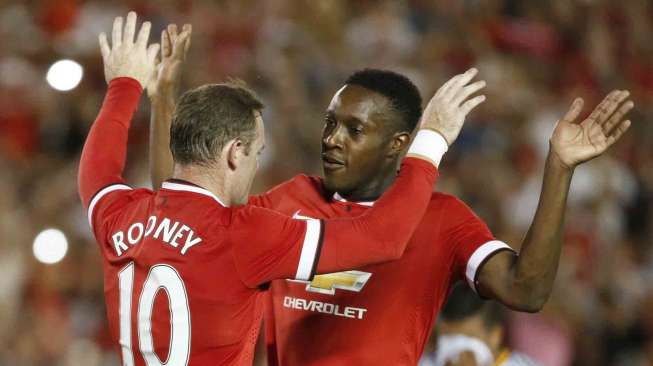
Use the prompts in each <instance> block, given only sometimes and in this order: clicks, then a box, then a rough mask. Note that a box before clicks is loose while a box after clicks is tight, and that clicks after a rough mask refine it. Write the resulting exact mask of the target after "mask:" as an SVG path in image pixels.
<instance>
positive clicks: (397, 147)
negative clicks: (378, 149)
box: [388, 132, 411, 158]
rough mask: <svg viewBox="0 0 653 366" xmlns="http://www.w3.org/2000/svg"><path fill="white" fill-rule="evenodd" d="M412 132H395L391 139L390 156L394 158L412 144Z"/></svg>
mask: <svg viewBox="0 0 653 366" xmlns="http://www.w3.org/2000/svg"><path fill="white" fill-rule="evenodd" d="M410 140H411V138H410V134H409V133H408V132H395V133H394V135H393V136H392V139H391V140H390V149H389V150H388V157H392V158H394V157H395V156H397V155H400V154H401V153H403V152H404V151H405V150H406V149H407V148H408V145H410Z"/></svg>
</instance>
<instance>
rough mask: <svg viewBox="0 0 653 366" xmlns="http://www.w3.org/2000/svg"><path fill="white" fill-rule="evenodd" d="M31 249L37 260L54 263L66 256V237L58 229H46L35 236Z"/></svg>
mask: <svg viewBox="0 0 653 366" xmlns="http://www.w3.org/2000/svg"><path fill="white" fill-rule="evenodd" d="M32 249H33V251H34V257H36V259H37V260H38V261H39V262H41V263H46V264H54V263H57V262H59V261H61V260H62V259H63V258H64V257H65V256H66V252H67V251H68V239H66V235H65V234H64V233H63V232H62V231H61V230H59V229H46V230H43V231H41V232H40V233H39V234H38V235H37V236H36V238H35V239H34V246H33V248H32Z"/></svg>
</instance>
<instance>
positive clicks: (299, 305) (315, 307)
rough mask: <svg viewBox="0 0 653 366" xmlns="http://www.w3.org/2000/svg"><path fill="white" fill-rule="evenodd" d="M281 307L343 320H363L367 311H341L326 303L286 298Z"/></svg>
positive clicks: (357, 309) (337, 306) (352, 309)
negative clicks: (329, 315) (333, 316)
mask: <svg viewBox="0 0 653 366" xmlns="http://www.w3.org/2000/svg"><path fill="white" fill-rule="evenodd" d="M283 306H284V307H287V308H290V309H297V310H310V311H314V312H317V313H323V314H331V315H335V316H341V317H343V318H351V319H363V315H365V312H366V311H367V309H363V308H355V307H352V306H346V307H345V308H344V309H343V310H342V311H341V310H340V305H337V304H330V303H328V302H322V301H315V300H310V301H309V300H306V299H300V298H296V297H290V296H286V297H284V298H283Z"/></svg>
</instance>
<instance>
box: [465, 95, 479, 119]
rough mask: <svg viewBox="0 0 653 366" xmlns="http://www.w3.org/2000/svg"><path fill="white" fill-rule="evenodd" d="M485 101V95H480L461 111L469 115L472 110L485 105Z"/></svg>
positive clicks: (469, 101) (466, 104) (467, 102)
mask: <svg viewBox="0 0 653 366" xmlns="http://www.w3.org/2000/svg"><path fill="white" fill-rule="evenodd" d="M484 101H485V95H479V96H477V97H474V98H472V99H470V100H468V101H466V102H465V103H463V105H461V106H460V110H461V111H462V112H463V113H464V114H465V115H467V114H469V112H471V110H472V109H474V108H476V106H478V105H479V104H481V103H483V102H484Z"/></svg>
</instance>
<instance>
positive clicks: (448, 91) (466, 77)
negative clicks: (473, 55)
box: [441, 67, 478, 100]
mask: <svg viewBox="0 0 653 366" xmlns="http://www.w3.org/2000/svg"><path fill="white" fill-rule="evenodd" d="M476 74H478V70H477V69H476V68H474V67H472V68H471V69H469V70H467V71H465V72H464V73H463V74H460V75H457V76H454V77H453V78H452V79H451V80H450V81H449V82H447V83H446V84H445V85H443V86H442V94H441V97H443V98H445V99H447V100H452V99H453V97H454V96H455V95H456V94H457V93H458V91H459V90H460V88H462V87H463V86H465V85H467V83H469V82H470V80H472V79H473V78H474V76H476Z"/></svg>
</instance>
